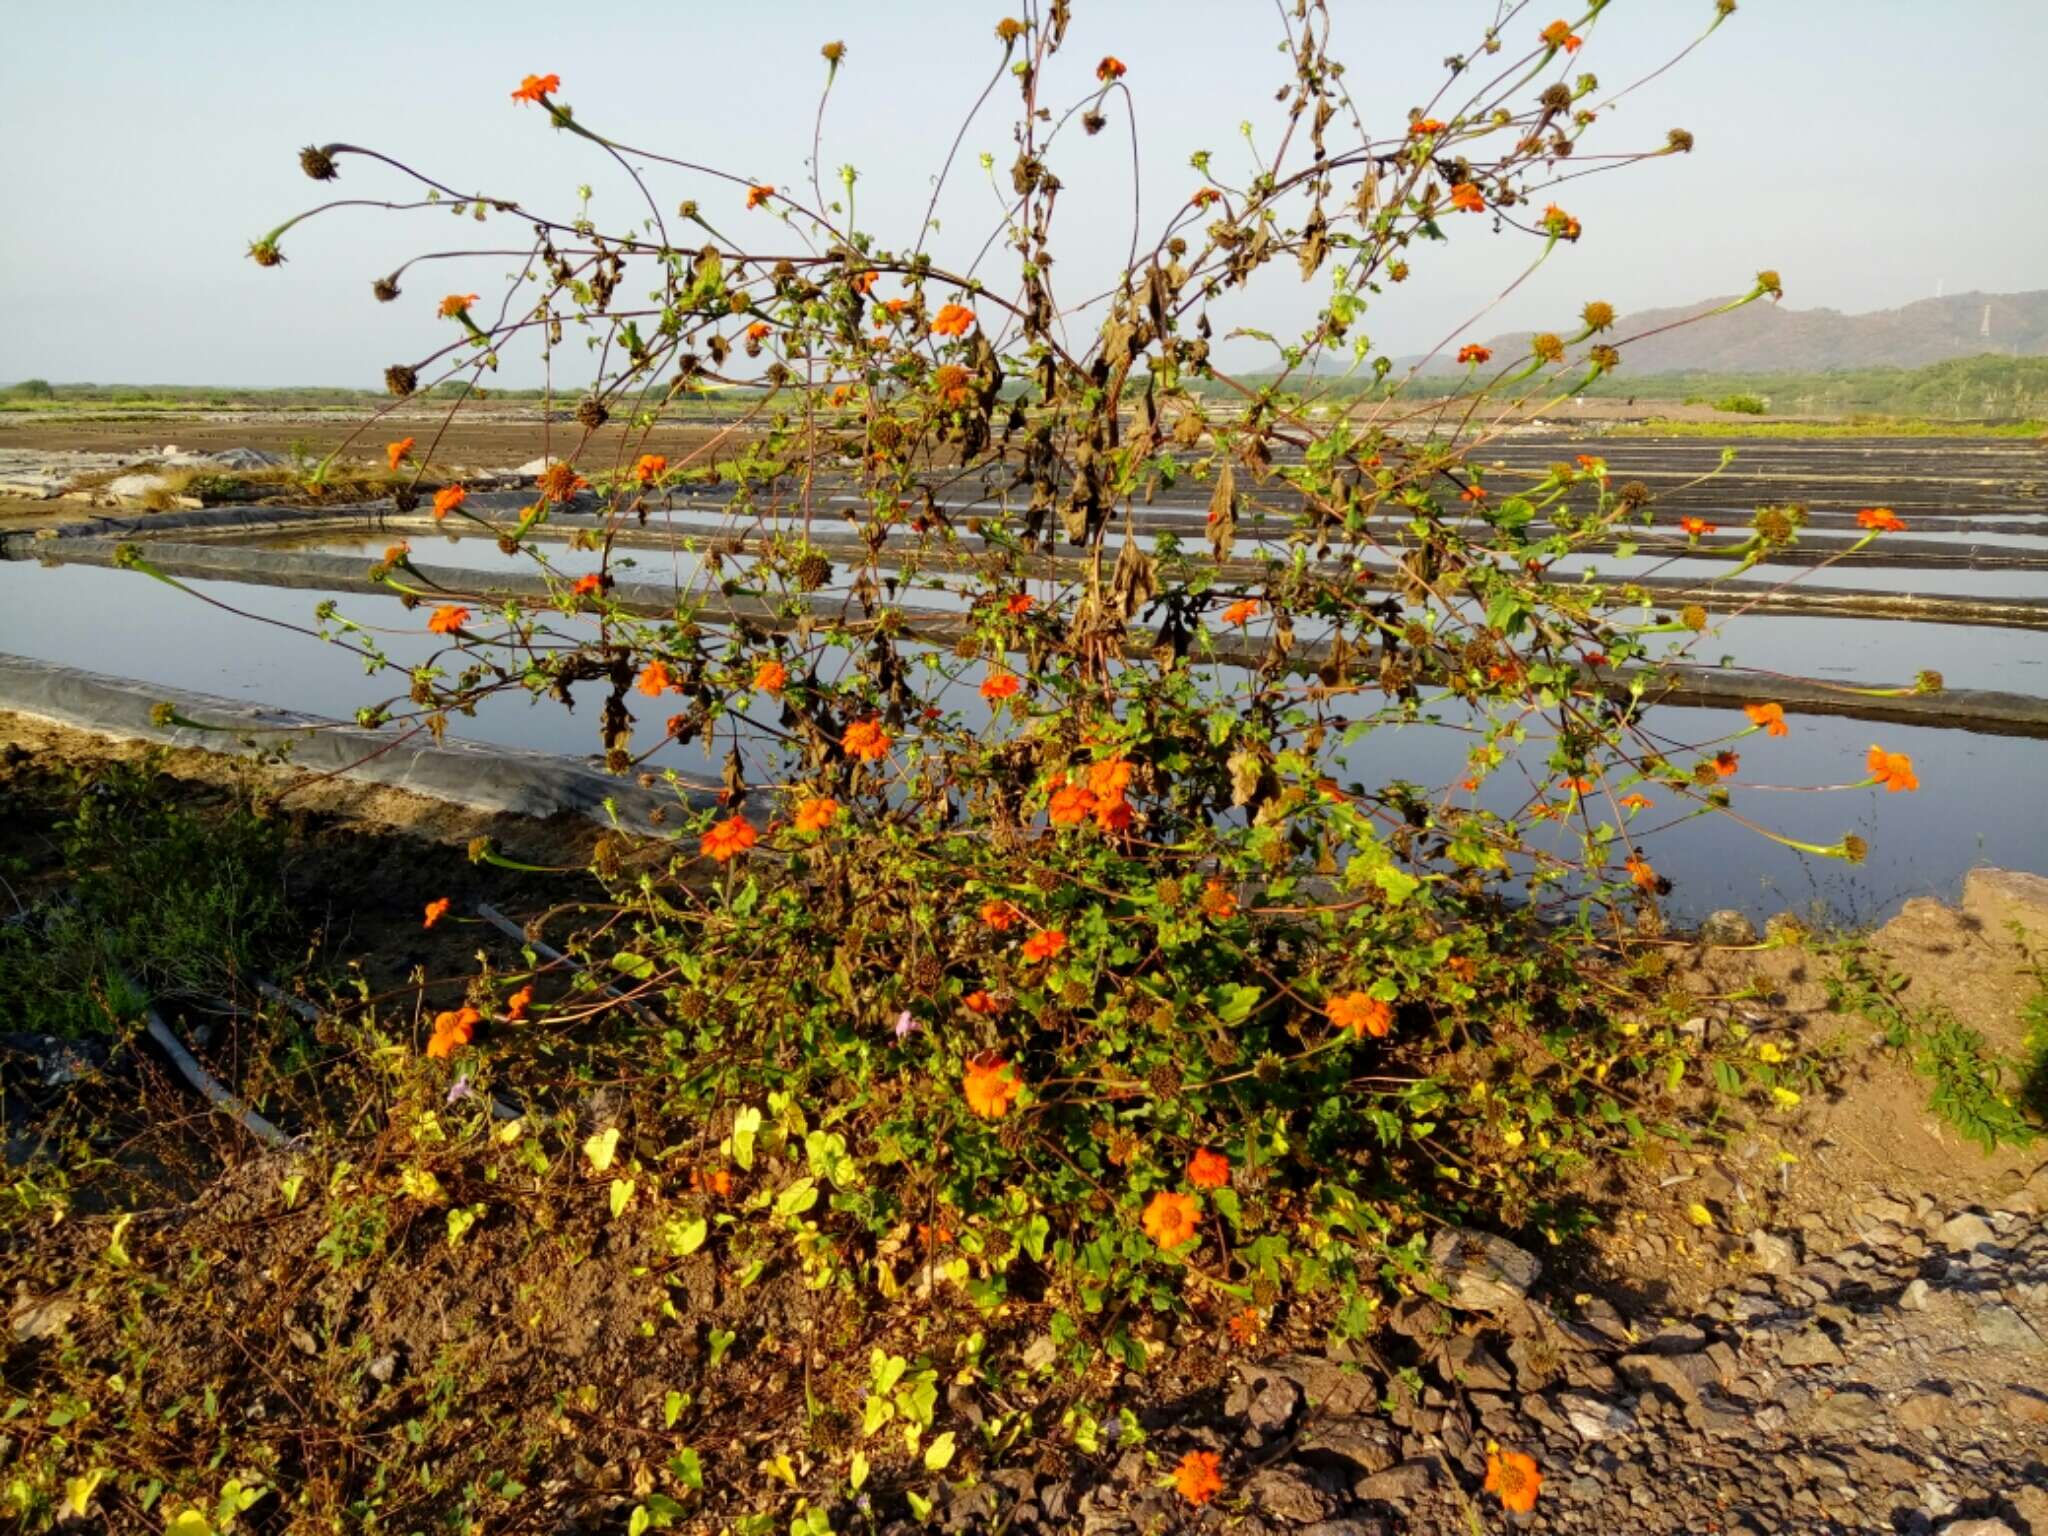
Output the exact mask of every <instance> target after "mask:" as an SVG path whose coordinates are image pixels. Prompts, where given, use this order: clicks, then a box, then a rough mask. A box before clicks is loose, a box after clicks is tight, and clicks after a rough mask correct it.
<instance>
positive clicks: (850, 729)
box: [839, 720, 889, 763]
mask: <svg viewBox="0 0 2048 1536" xmlns="http://www.w3.org/2000/svg"><path fill="white" fill-rule="evenodd" d="M839 745H840V747H841V748H842V749H844V750H845V752H846V754H847V755H848V756H849V757H856V758H859V759H860V760H861V761H862V762H864V763H878V762H880V761H881V760H882V759H883V758H885V757H887V756H888V755H889V733H888V732H887V731H885V730H883V729H882V722H881V721H879V720H856V721H854V722H853V723H852V724H851V725H849V726H847V728H846V733H845V734H844V735H843V736H841V737H840V738H839Z"/></svg>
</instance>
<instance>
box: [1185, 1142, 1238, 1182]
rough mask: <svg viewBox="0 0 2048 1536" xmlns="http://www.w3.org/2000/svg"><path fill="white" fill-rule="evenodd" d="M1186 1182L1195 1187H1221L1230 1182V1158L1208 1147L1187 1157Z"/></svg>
mask: <svg viewBox="0 0 2048 1536" xmlns="http://www.w3.org/2000/svg"><path fill="white" fill-rule="evenodd" d="M1188 1182H1189V1183H1190V1184H1192V1185H1194V1186H1195V1188H1197V1189H1221V1188H1222V1187H1223V1186H1224V1185H1226V1184H1228V1183H1229V1182H1230V1159H1229V1158H1227V1157H1225V1156H1224V1155H1223V1154H1222V1153H1221V1152H1215V1151H1211V1150H1210V1149H1209V1148H1208V1147H1202V1148H1200V1149H1198V1150H1197V1151H1196V1153H1195V1155H1194V1156H1193V1157H1191V1158H1189V1159H1188Z"/></svg>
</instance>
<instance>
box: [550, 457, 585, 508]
mask: <svg viewBox="0 0 2048 1536" xmlns="http://www.w3.org/2000/svg"><path fill="white" fill-rule="evenodd" d="M538 484H539V486H540V493H541V495H542V496H544V497H545V498H546V499H547V500H549V501H567V500H568V499H569V498H570V497H572V496H574V495H575V494H576V493H577V492H578V491H580V490H582V489H584V488H585V487H586V486H588V485H589V484H590V482H589V481H588V480H586V479H584V478H583V477H582V476H581V475H579V474H577V473H576V466H575V465H573V464H567V463H562V462H560V461H557V462H555V463H553V464H550V465H549V466H548V467H547V468H546V469H544V470H542V471H541V473H540V479H539V481H538Z"/></svg>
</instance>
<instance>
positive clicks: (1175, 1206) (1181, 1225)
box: [1142, 1189, 1202, 1248]
mask: <svg viewBox="0 0 2048 1536" xmlns="http://www.w3.org/2000/svg"><path fill="white" fill-rule="evenodd" d="M1201 1217H1202V1207H1201V1203H1200V1202H1199V1201H1197V1200H1196V1199H1195V1197H1194V1196H1193V1195H1184V1194H1181V1193H1180V1192H1179V1191H1178V1190H1171V1189H1162V1190H1160V1191H1159V1193H1158V1194H1156V1195H1154V1196H1153V1197H1152V1198H1151V1199H1150V1200H1149V1201H1147V1202H1146V1204H1145V1214H1144V1216H1143V1218H1142V1221H1143V1225H1144V1228H1145V1235H1146V1236H1147V1237H1149V1238H1151V1239H1152V1241H1153V1242H1155V1243H1157V1244H1158V1245H1159V1246H1160V1247H1162V1248H1178V1247H1179V1246H1180V1245H1181V1244H1182V1243H1184V1242H1186V1241H1187V1240H1188V1239H1189V1238H1191V1237H1193V1236H1194V1235H1195V1229H1196V1224H1197V1223H1198V1222H1199V1221H1200V1220H1201Z"/></svg>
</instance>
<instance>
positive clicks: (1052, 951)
mask: <svg viewBox="0 0 2048 1536" xmlns="http://www.w3.org/2000/svg"><path fill="white" fill-rule="evenodd" d="M1066 947H1067V936H1066V934H1065V932H1064V931H1062V930H1061V929H1058V928H1041V929H1040V930H1039V931H1038V932H1037V933H1034V934H1033V935H1031V937H1030V938H1028V939H1026V940H1025V941H1024V958H1025V959H1026V960H1050V959H1051V958H1052V957H1053V956H1054V955H1057V954H1058V953H1059V952H1060V951H1061V950H1063V949H1065V948H1066Z"/></svg>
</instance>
